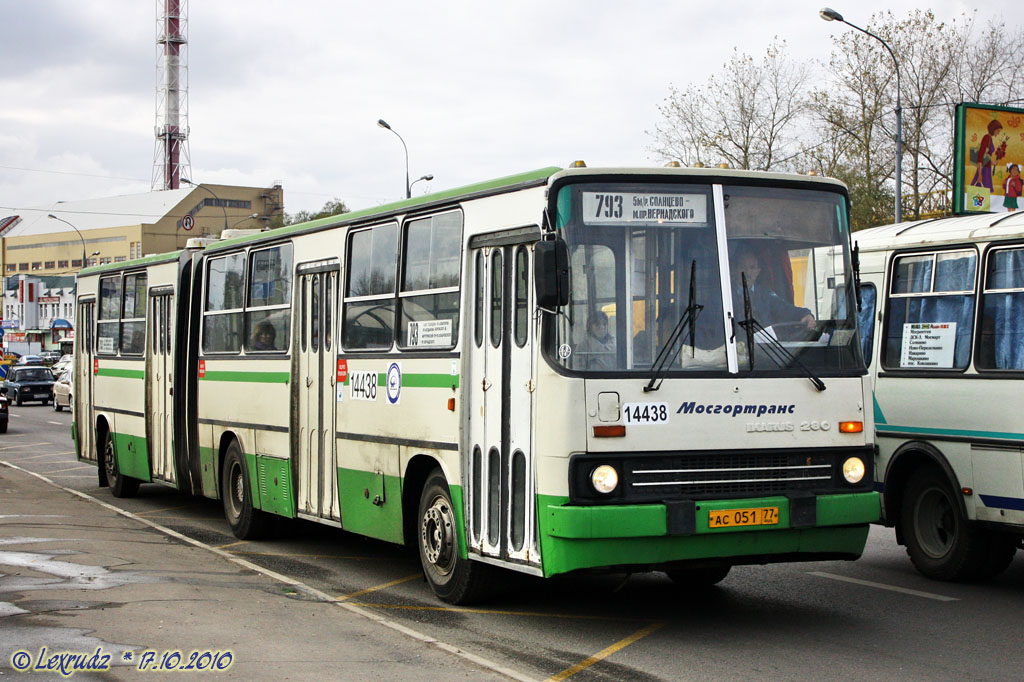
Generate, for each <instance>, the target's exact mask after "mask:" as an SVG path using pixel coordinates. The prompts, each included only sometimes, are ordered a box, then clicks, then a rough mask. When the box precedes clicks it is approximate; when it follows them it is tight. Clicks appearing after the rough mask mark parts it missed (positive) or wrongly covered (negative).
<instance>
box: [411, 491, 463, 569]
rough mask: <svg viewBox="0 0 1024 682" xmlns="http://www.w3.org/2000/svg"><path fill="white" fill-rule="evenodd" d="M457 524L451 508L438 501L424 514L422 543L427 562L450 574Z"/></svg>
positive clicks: (421, 526) (421, 525) (421, 531)
mask: <svg viewBox="0 0 1024 682" xmlns="http://www.w3.org/2000/svg"><path fill="white" fill-rule="evenodd" d="M454 529H455V524H454V519H453V517H452V511H451V507H449V506H448V505H447V504H445V503H444V501H443V500H437V501H435V502H434V504H433V505H431V506H430V508H429V509H427V511H426V512H425V513H424V514H423V521H422V523H421V524H420V542H421V544H422V546H423V554H424V557H425V558H426V560H427V562H428V563H430V564H431V565H433V566H436V567H437V568H438V569H439V570H441V571H442V572H445V573H446V572H448V571H449V570H450V569H451V565H452V563H453V560H454V558H455V533H454Z"/></svg>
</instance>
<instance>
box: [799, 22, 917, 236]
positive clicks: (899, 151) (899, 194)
mask: <svg viewBox="0 0 1024 682" xmlns="http://www.w3.org/2000/svg"><path fill="white" fill-rule="evenodd" d="M818 15H819V16H820V17H821V18H822V19H824V20H825V21H840V22H842V23H844V24H846V25H847V26H849V27H851V28H855V29H857V30H858V31H860V32H861V33H864V34H867V35H869V36H871V37H872V38H874V39H875V40H877V41H878V42H880V43H882V45H883V46H885V49H886V50H888V51H889V56H890V57H892V61H893V63H894V64H895V65H896V222H897V223H901V222H903V107H902V106H900V93H901V91H902V90H903V88H902V87H901V86H900V60H898V59H896V53H895V52H893V51H892V48H891V47H889V43H887V42H885V41H884V40H882V39H881V38H879V37H878V36H876V35H875V34H874V33H872V32H871V31H867V30H865V29H863V28H861V27H860V26H857V25H856V24H851V23H850V22H848V21H847V20H846V19H843V15H842V14H840V13H839V12H837V11H835V10H834V9H831V8H829V7H824V8H822V9H821V11H820V12H818Z"/></svg>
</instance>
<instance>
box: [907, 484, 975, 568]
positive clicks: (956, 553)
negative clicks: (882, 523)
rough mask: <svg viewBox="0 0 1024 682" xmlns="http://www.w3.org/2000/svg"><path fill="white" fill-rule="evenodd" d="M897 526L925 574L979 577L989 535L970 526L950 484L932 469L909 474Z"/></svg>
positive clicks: (918, 566) (915, 562)
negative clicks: (898, 525)
mask: <svg viewBox="0 0 1024 682" xmlns="http://www.w3.org/2000/svg"><path fill="white" fill-rule="evenodd" d="M900 526H901V530H902V534H903V537H904V539H905V540H906V543H907V554H909V555H910V560H911V561H912V562H913V564H914V567H915V568H917V570H918V571H920V572H921V573H922V574H924V575H926V576H928V577H929V578H935V579H936V580H964V579H969V578H975V577H979V573H980V572H981V570H982V568H983V567H984V565H985V563H986V562H987V557H988V550H989V545H990V543H989V542H988V541H989V540H990V539H991V537H990V535H989V534H988V533H986V532H985V531H984V530H983V529H980V528H972V527H971V526H970V524H969V523H968V521H967V518H966V517H965V516H964V513H963V511H961V509H960V504H959V501H958V500H957V499H956V497H955V494H954V492H953V488H952V486H950V484H949V482H948V481H947V480H946V477H945V476H944V475H943V474H942V473H941V472H939V471H938V470H936V469H933V468H927V469H922V470H920V471H918V472H916V473H915V474H914V475H913V476H912V477H911V479H910V483H909V484H908V485H907V489H906V493H905V494H904V496H903V509H902V510H901V513H900Z"/></svg>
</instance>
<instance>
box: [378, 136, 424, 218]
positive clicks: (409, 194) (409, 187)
mask: <svg viewBox="0 0 1024 682" xmlns="http://www.w3.org/2000/svg"><path fill="white" fill-rule="evenodd" d="M377 125H379V126H380V127H381V128H383V129H384V130H390V131H391V132H393V133H395V135H397V136H398V139H399V140H400V141H401V142H402V149H404V150H405V198H406V199H409V198H411V197H412V185H410V184H409V148H408V147H406V146H405V140H403V139H402V136H401V135H398V133H397V132H395V129H394V128H392V127H391V126H389V125H388V122H387V121H385V120H384V119H382V118H379V119H377ZM422 179H423V178H420V180H422ZM417 182H419V180H417Z"/></svg>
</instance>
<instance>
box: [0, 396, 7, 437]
mask: <svg viewBox="0 0 1024 682" xmlns="http://www.w3.org/2000/svg"><path fill="white" fill-rule="evenodd" d="M7 412H8V410H7V398H5V397H4V396H2V395H0V433H7Z"/></svg>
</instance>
